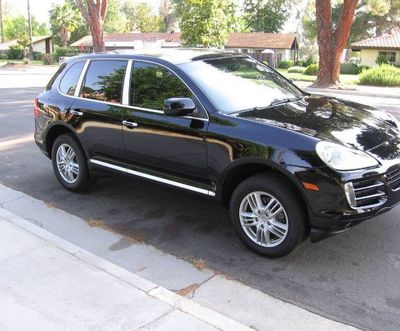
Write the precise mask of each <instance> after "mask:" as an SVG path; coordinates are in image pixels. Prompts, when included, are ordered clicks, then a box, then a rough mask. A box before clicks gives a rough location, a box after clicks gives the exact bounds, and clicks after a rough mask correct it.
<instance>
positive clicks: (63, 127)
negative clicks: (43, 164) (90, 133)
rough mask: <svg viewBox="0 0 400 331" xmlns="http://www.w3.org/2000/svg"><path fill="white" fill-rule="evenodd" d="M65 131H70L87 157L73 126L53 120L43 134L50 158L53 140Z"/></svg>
mask: <svg viewBox="0 0 400 331" xmlns="http://www.w3.org/2000/svg"><path fill="white" fill-rule="evenodd" d="M65 133H71V134H72V135H73V136H74V138H75V139H76V141H77V142H78V143H79V144H80V146H81V147H82V149H83V151H84V153H85V156H86V157H87V156H88V155H87V153H86V150H85V148H84V147H83V145H82V143H81V142H80V140H79V137H78V134H77V133H76V131H75V130H74V128H73V127H71V126H70V125H68V124H66V123H64V122H55V123H54V124H53V125H51V126H50V127H49V128H48V129H47V131H46V134H45V140H44V145H45V147H46V151H47V153H48V155H49V158H50V159H51V150H52V148H53V144H54V142H55V140H56V139H57V137H59V136H60V135H62V134H65Z"/></svg>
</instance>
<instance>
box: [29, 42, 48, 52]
mask: <svg viewBox="0 0 400 331" xmlns="http://www.w3.org/2000/svg"><path fill="white" fill-rule="evenodd" d="M32 47H33V51H34V52H40V53H46V40H41V41H38V42H35V43H33V46H32Z"/></svg>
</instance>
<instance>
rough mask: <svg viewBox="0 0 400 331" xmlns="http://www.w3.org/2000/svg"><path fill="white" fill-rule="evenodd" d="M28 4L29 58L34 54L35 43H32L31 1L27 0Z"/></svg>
mask: <svg viewBox="0 0 400 331" xmlns="http://www.w3.org/2000/svg"><path fill="white" fill-rule="evenodd" d="M27 4H28V25H29V54H28V58H30V57H31V56H32V52H33V45H32V19H31V6H30V1H29V0H27Z"/></svg>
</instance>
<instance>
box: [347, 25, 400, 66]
mask: <svg viewBox="0 0 400 331" xmlns="http://www.w3.org/2000/svg"><path fill="white" fill-rule="evenodd" d="M351 49H352V50H353V51H354V52H360V58H361V62H360V64H362V65H366V66H369V67H373V66H376V65H377V63H376V59H377V58H378V56H384V57H386V59H387V60H388V62H389V63H393V64H400V28H398V29H395V30H393V31H392V32H391V33H388V34H385V35H382V36H380V37H375V38H370V39H365V40H361V41H357V42H355V43H352V44H351Z"/></svg>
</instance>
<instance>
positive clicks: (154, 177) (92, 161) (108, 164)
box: [90, 159, 215, 197]
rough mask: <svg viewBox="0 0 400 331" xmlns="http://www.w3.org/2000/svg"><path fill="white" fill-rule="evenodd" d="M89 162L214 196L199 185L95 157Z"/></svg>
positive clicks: (213, 193)
mask: <svg viewBox="0 0 400 331" xmlns="http://www.w3.org/2000/svg"><path fill="white" fill-rule="evenodd" d="M90 162H91V163H94V164H97V165H100V166H103V167H106V168H110V169H113V170H118V171H121V172H124V173H126V174H130V175H134V176H138V177H143V178H147V179H150V180H154V181H156V182H160V183H164V184H168V185H172V186H176V187H180V188H183V189H186V190H189V191H193V192H197V193H201V194H205V195H209V196H212V197H213V196H215V192H213V191H209V190H205V189H202V188H199V187H195V186H191V185H187V184H183V183H179V182H176V181H173V180H170V179H165V178H161V177H157V176H154V175H149V174H145V173H143V172H140V171H136V170H131V169H128V168H124V167H120V166H117V165H114V164H110V163H107V162H103V161H99V160H95V159H90Z"/></svg>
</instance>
